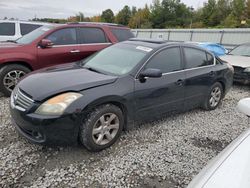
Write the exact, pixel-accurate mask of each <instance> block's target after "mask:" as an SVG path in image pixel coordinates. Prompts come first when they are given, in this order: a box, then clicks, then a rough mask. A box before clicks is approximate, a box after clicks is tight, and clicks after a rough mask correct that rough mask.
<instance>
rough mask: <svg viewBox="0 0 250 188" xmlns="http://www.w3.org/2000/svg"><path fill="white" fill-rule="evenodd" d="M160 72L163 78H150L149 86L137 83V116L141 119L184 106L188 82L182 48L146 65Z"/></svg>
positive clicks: (152, 59)
mask: <svg viewBox="0 0 250 188" xmlns="http://www.w3.org/2000/svg"><path fill="white" fill-rule="evenodd" d="M147 68H153V69H160V70H161V71H162V72H163V75H162V77H161V78H147V79H146V81H145V82H141V81H140V80H139V79H136V80H135V103H136V112H137V113H136V116H137V118H138V119H141V118H143V119H144V118H145V117H152V116H157V115H161V114H163V113H166V112H169V111H175V110H178V109H180V108H182V106H183V105H184V100H185V99H184V96H185V95H184V94H185V91H184V82H185V72H184V71H183V64H182V57H181V52H180V48H179V46H176V47H170V48H167V49H164V50H162V51H160V52H159V53H157V54H156V55H155V56H154V57H152V58H151V59H150V60H149V62H148V63H147V64H146V65H145V67H144V68H143V70H145V69H147Z"/></svg>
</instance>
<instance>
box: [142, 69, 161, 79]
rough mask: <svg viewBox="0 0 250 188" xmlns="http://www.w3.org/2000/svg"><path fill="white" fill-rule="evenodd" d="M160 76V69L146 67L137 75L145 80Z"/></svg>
mask: <svg viewBox="0 0 250 188" xmlns="http://www.w3.org/2000/svg"><path fill="white" fill-rule="evenodd" d="M160 77H162V72H161V70H160V69H151V68H149V69H146V70H144V71H142V72H141V73H140V75H139V79H140V80H141V81H143V82H145V80H146V78H160Z"/></svg>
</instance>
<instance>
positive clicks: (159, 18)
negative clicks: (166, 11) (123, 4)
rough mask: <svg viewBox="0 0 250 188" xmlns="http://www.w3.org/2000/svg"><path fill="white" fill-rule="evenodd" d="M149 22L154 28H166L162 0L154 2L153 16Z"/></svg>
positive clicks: (152, 6) (151, 15) (152, 7)
mask: <svg viewBox="0 0 250 188" xmlns="http://www.w3.org/2000/svg"><path fill="white" fill-rule="evenodd" d="M149 20H150V21H151V22H152V27H153V28H164V27H165V24H164V15H163V7H162V6H161V2H160V0H154V1H153V5H151V14H150V17H149Z"/></svg>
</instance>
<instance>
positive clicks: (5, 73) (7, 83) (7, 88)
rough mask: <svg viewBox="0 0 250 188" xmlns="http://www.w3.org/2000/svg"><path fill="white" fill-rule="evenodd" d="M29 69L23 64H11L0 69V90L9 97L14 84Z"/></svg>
mask: <svg viewBox="0 0 250 188" xmlns="http://www.w3.org/2000/svg"><path fill="white" fill-rule="evenodd" d="M29 72H30V69H28V68H27V67H25V66H22V65H17V64H12V65H7V66H4V67H3V68H2V69H0V92H3V94H4V95H5V96H6V97H9V96H10V94H11V92H12V90H13V89H14V88H15V86H16V84H17V83H18V81H19V80H20V78H21V77H23V76H24V75H25V74H27V73H29Z"/></svg>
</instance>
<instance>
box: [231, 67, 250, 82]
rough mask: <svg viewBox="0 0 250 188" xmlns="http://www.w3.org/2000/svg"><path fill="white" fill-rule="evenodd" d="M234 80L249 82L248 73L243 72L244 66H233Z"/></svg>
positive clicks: (249, 75)
mask: <svg viewBox="0 0 250 188" xmlns="http://www.w3.org/2000/svg"><path fill="white" fill-rule="evenodd" d="M234 70H235V72H234V82H240V83H243V84H250V73H248V72H244V68H241V67H234Z"/></svg>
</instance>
